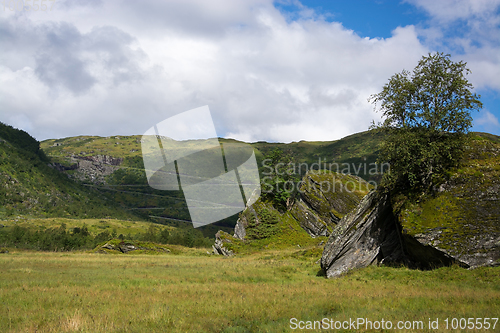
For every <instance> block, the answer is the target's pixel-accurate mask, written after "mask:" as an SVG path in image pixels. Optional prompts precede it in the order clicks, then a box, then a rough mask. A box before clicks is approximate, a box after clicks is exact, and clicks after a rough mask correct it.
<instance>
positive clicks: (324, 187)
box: [233, 170, 370, 240]
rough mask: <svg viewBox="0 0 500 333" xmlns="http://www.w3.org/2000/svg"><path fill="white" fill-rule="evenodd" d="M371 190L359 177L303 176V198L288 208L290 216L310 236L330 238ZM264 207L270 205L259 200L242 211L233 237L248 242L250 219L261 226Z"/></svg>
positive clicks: (314, 172) (317, 173)
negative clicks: (343, 219)
mask: <svg viewBox="0 0 500 333" xmlns="http://www.w3.org/2000/svg"><path fill="white" fill-rule="evenodd" d="M369 189H370V185H369V184H368V183H367V182H366V181H364V180H363V179H361V178H359V177H356V176H352V175H345V174H339V173H335V172H329V171H323V170H321V171H317V170H312V171H310V172H308V173H307V174H306V175H305V176H304V177H303V179H302V181H301V185H300V187H299V192H300V196H299V198H297V199H296V200H295V201H294V202H293V203H292V204H291V205H290V206H289V207H288V213H289V214H291V217H292V218H293V219H295V220H296V221H297V222H298V223H299V224H300V226H301V227H302V229H304V230H305V231H306V232H307V233H308V234H309V235H310V236H311V237H318V236H328V235H329V234H330V232H331V231H332V230H333V228H334V227H335V225H336V223H337V222H338V221H340V219H341V218H342V216H344V215H345V214H347V213H348V212H349V211H351V210H352V209H354V208H355V207H356V205H357V204H358V203H359V202H360V200H361V199H362V198H363V196H365V195H366V193H368V192H369ZM263 205H264V206H265V205H269V204H266V203H263V202H262V201H261V200H260V199H259V200H258V201H257V202H256V203H255V204H254V205H252V206H250V207H247V208H246V209H245V211H243V213H242V214H241V215H240V218H239V219H238V221H237V223H236V226H235V228H234V236H233V237H235V238H238V239H241V240H243V239H245V237H246V235H247V231H246V229H247V228H248V227H249V225H250V219H254V224H255V225H258V224H259V222H260V216H259V211H260V210H261V208H262V207H261V206H263ZM269 208H270V207H269ZM282 215H283V214H282Z"/></svg>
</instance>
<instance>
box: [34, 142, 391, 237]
mask: <svg viewBox="0 0 500 333" xmlns="http://www.w3.org/2000/svg"><path fill="white" fill-rule="evenodd" d="M382 137H383V136H382V134H380V133H372V132H362V133H357V134H354V135H350V136H348V137H346V138H343V139H341V140H336V141H324V142H308V141H300V142H292V143H288V144H284V143H270V142H255V143H251V145H252V146H253V147H254V148H255V153H256V157H257V161H258V164H259V166H261V167H260V171H261V172H263V171H265V168H263V167H262V165H263V164H262V162H263V159H264V158H265V155H266V154H268V153H269V152H271V151H272V150H274V149H276V148H278V149H281V150H283V151H285V152H289V153H291V154H292V155H293V159H294V162H295V165H296V166H297V170H296V172H297V173H300V176H302V175H304V174H305V173H306V172H307V171H308V170H309V169H310V168H315V169H317V168H321V169H325V168H326V169H328V168H330V169H332V171H341V172H344V173H350V174H356V175H358V176H359V177H361V178H364V179H366V180H379V178H380V175H373V174H370V173H369V172H368V171H369V170H368V169H367V168H365V167H364V166H365V165H370V164H373V163H374V162H375V161H376V159H377V156H378V150H379V145H380V142H381V139H382ZM220 141H221V142H222V143H224V142H237V141H236V140H233V139H220ZM41 147H42V149H43V151H44V152H45V154H46V155H47V156H48V157H49V158H50V159H51V161H52V163H53V164H54V166H55V167H57V168H58V169H59V170H61V171H63V172H65V173H67V174H68V175H70V176H72V177H73V178H74V179H77V180H80V181H82V182H84V183H86V184H87V185H88V186H92V187H94V188H95V189H98V190H99V191H101V192H102V193H105V194H106V196H108V197H110V198H112V199H113V200H114V201H115V202H117V203H119V204H120V205H122V206H126V207H128V208H130V209H131V211H133V212H134V213H136V214H137V215H139V216H141V217H143V218H146V219H151V220H152V221H156V222H161V223H165V224H169V225H173V226H181V225H185V224H186V222H189V220H190V217H189V212H188V210H187V206H186V203H185V200H184V196H183V193H182V192H181V191H158V190H154V189H152V188H150V187H149V186H148V184H147V180H146V177H145V173H144V165H143V162H142V151H141V136H140V135H133V136H109V137H98V136H78V137H69V138H63V139H57V140H55V139H51V140H45V141H43V142H41ZM237 218H238V214H236V215H234V216H232V217H229V218H227V219H225V220H223V221H219V222H217V223H216V225H215V226H213V225H209V226H206V227H204V228H202V229H203V230H205V229H208V230H210V231H209V232H207V233H206V234H207V235H212V236H213V235H214V234H215V232H216V231H217V230H218V229H223V230H226V231H230V229H225V228H224V227H226V228H232V227H234V225H235V223H236V220H237Z"/></svg>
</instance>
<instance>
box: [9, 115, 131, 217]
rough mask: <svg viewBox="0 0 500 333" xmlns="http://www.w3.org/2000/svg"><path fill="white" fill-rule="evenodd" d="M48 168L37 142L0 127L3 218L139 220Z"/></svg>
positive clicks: (22, 133)
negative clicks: (106, 218) (20, 216)
mask: <svg viewBox="0 0 500 333" xmlns="http://www.w3.org/2000/svg"><path fill="white" fill-rule="evenodd" d="M48 164H49V160H48V159H47V157H45V155H44V154H43V151H42V150H40V149H39V143H38V141H37V140H36V139H34V138H33V137H31V136H30V135H29V134H28V133H26V132H25V131H22V130H18V129H15V128H13V127H11V126H9V125H5V124H3V123H0V218H8V217H12V216H17V215H28V216H38V217H49V216H54V217H81V218H100V217H106V216H112V217H115V218H122V219H137V218H136V217H134V216H133V215H132V214H130V213H129V212H127V211H126V210H124V209H123V208H122V207H120V206H119V205H117V204H116V203H115V202H113V201H111V200H107V199H106V198H105V197H104V196H103V195H102V194H101V193H100V192H98V191H95V190H93V189H91V188H88V187H85V186H82V185H80V184H78V183H76V182H74V181H73V180H71V179H69V178H68V176H67V175H65V174H63V173H61V172H59V171H57V170H54V169H53V168H51V167H49V166H48Z"/></svg>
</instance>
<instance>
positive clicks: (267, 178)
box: [261, 148, 300, 209]
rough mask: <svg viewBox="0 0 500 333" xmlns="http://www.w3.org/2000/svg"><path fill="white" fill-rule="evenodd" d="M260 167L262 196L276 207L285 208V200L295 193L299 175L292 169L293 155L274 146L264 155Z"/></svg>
mask: <svg viewBox="0 0 500 333" xmlns="http://www.w3.org/2000/svg"><path fill="white" fill-rule="evenodd" d="M262 164H263V168H262V169H261V174H262V177H261V188H262V194H261V195H262V196H263V197H264V198H265V199H268V200H271V201H272V202H273V203H274V205H275V206H276V207H279V208H282V209H283V208H286V206H287V202H288V201H289V200H290V199H291V198H293V197H294V196H295V195H296V194H297V186H296V184H297V182H298V181H299V180H300V179H299V175H298V174H296V173H295V170H294V169H293V164H294V160H293V156H292V154H291V153H290V152H283V151H282V150H281V149H279V148H275V149H274V150H273V151H271V152H270V153H268V154H266V155H264V160H263V163H262Z"/></svg>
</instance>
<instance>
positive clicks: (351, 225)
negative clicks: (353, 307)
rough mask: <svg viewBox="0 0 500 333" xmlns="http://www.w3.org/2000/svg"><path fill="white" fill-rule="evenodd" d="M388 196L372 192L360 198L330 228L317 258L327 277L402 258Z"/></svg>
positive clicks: (397, 260)
mask: <svg viewBox="0 0 500 333" xmlns="http://www.w3.org/2000/svg"><path fill="white" fill-rule="evenodd" d="M396 222H397V221H396V218H395V216H394V214H393V212H392V206H391V205H390V202H389V199H388V196H382V197H380V198H379V194H378V193H377V192H376V191H372V192H370V193H369V194H368V195H367V196H365V197H364V198H363V200H362V201H361V202H360V204H359V205H358V207H357V208H356V209H355V210H354V211H352V212H351V213H349V214H347V215H345V216H344V217H343V218H342V219H341V220H340V221H339V223H338V224H337V226H336V227H335V229H334V230H333V231H332V233H331V235H330V237H329V239H328V242H327V243H326V245H325V248H324V250H323V255H322V257H321V268H322V270H323V271H324V272H325V274H326V276H327V277H328V278H332V277H338V276H341V275H343V274H345V273H347V272H348V271H349V270H352V269H357V268H362V267H366V266H369V265H372V264H380V263H396V262H402V261H404V259H405V255H404V252H403V244H402V240H401V238H400V232H399V229H398V227H397V224H396Z"/></svg>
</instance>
